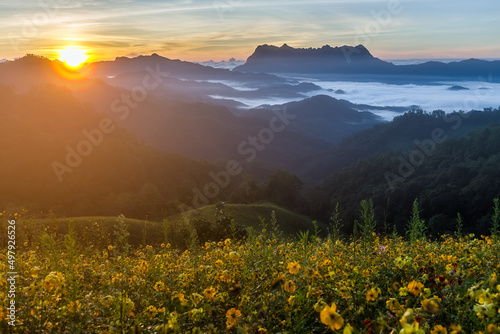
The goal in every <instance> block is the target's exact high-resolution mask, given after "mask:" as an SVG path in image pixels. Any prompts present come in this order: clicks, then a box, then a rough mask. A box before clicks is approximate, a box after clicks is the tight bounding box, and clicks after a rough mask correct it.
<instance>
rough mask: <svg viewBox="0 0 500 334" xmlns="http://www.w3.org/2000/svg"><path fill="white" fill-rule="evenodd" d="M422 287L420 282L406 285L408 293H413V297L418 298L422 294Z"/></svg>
mask: <svg viewBox="0 0 500 334" xmlns="http://www.w3.org/2000/svg"><path fill="white" fill-rule="evenodd" d="M423 287H424V285H423V284H422V283H420V282H415V281H411V282H410V283H409V284H408V290H410V292H411V293H413V295H414V296H415V297H416V296H418V295H419V294H420V293H421V292H422V288H423Z"/></svg>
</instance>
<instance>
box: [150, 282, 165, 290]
mask: <svg viewBox="0 0 500 334" xmlns="http://www.w3.org/2000/svg"><path fill="white" fill-rule="evenodd" d="M153 289H155V290H156V291H157V292H160V291H163V289H165V284H164V283H163V282H161V281H158V282H156V283H155V285H154V286H153Z"/></svg>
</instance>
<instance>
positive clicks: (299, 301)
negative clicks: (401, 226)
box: [0, 229, 500, 333]
mask: <svg viewBox="0 0 500 334" xmlns="http://www.w3.org/2000/svg"><path fill="white" fill-rule="evenodd" d="M122 232H123V231H122ZM19 238H21V236H19ZM21 241H23V240H21ZM19 247H20V250H19V251H18V253H17V259H16V261H17V272H18V277H17V282H16V284H17V298H16V305H17V310H16V327H15V328H14V327H11V326H9V325H8V323H7V320H6V314H7V309H6V306H7V303H8V300H7V294H6V292H7V282H6V276H5V274H4V273H5V272H6V271H7V268H6V262H7V259H6V255H5V252H2V254H0V258H1V262H0V269H1V270H0V272H1V273H2V280H1V281H0V285H1V292H0V299H1V300H2V304H1V305H3V306H2V307H1V309H0V314H1V316H2V319H3V320H2V322H1V323H0V330H1V332H2V333H9V332H12V333H223V332H227V333H327V332H332V331H333V332H339V333H500V329H499V328H500V313H499V311H500V309H499V308H500V282H498V280H497V279H498V277H497V273H498V272H499V269H500V262H499V254H500V240H499V239H498V238H493V237H478V238H475V237H473V236H465V237H451V236H443V237H442V238H440V239H439V240H436V241H430V240H426V239H422V240H417V241H415V242H412V243H410V242H409V241H407V240H404V239H403V238H401V237H379V236H376V235H373V238H371V240H368V241H366V240H365V241H363V239H358V240H350V241H342V240H333V239H328V238H325V239H320V238H319V237H317V236H314V235H313V236H303V238H299V239H297V238H296V239H294V240H285V239H282V238H279V237H276V235H275V234H274V233H271V232H269V231H266V230H265V229H264V230H262V231H261V232H259V233H254V234H250V235H249V236H248V238H247V239H246V240H243V241H236V240H233V239H226V240H224V241H220V242H211V243H205V244H204V245H202V246H197V247H191V248H190V249H189V250H185V251H180V250H176V249H173V248H172V247H170V245H169V244H168V243H163V244H158V245H154V246H151V245H145V246H139V247H131V246H130V245H129V244H128V243H127V235H126V233H122V234H120V233H118V237H117V238H116V239H115V241H114V242H112V243H110V244H109V245H107V246H104V247H97V246H96V245H94V244H92V242H91V240H79V235H78V234H77V233H76V232H74V231H73V230H71V231H70V233H68V234H66V235H65V236H56V237H54V236H52V235H51V234H50V233H45V234H44V235H43V236H42V237H41V238H40V241H24V242H23V243H22V244H21V245H20V246H19Z"/></svg>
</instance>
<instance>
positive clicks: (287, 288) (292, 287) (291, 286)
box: [283, 281, 295, 293]
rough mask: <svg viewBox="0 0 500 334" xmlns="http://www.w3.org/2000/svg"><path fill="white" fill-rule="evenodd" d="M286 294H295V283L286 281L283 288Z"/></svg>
mask: <svg viewBox="0 0 500 334" xmlns="http://www.w3.org/2000/svg"><path fill="white" fill-rule="evenodd" d="M283 288H284V289H285V291H286V292H289V293H294V292H295V283H294V282H292V281H287V282H286V283H285V285H284V287H283Z"/></svg>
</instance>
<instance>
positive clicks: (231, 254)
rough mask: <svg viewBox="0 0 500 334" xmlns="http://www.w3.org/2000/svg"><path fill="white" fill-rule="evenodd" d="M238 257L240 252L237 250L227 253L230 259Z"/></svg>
mask: <svg viewBox="0 0 500 334" xmlns="http://www.w3.org/2000/svg"><path fill="white" fill-rule="evenodd" d="M239 257H240V254H238V253H237V252H231V253H229V258H230V259H231V260H237V259H239Z"/></svg>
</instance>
